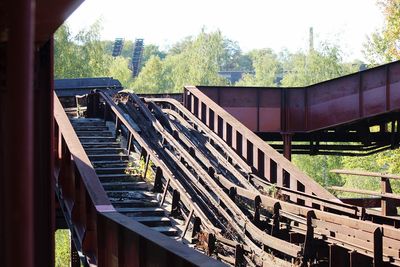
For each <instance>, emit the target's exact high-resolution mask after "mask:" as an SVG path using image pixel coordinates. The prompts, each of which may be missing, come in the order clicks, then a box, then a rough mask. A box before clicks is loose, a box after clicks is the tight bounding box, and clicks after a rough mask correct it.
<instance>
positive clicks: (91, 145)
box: [83, 142, 121, 149]
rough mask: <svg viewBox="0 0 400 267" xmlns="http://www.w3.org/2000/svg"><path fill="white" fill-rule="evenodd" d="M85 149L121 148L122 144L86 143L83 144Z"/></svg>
mask: <svg viewBox="0 0 400 267" xmlns="http://www.w3.org/2000/svg"><path fill="white" fill-rule="evenodd" d="M83 147H84V148H85V149H93V148H120V147H121V144H120V143H119V142H102V143H96V142H95V143H85V144H83Z"/></svg>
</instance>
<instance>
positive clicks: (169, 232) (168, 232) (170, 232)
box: [151, 226, 178, 236]
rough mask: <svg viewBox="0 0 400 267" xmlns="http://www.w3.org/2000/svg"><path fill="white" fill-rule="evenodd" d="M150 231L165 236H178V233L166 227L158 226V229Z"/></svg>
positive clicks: (153, 228)
mask: <svg viewBox="0 0 400 267" xmlns="http://www.w3.org/2000/svg"><path fill="white" fill-rule="evenodd" d="M151 229H152V230H154V231H157V232H160V233H162V234H164V235H167V236H176V235H178V231H177V230H176V229H175V228H173V227H168V226H158V227H151Z"/></svg>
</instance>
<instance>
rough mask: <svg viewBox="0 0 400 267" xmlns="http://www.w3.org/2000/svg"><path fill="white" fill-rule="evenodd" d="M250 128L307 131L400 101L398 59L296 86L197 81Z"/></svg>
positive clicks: (383, 109)
mask: <svg viewBox="0 0 400 267" xmlns="http://www.w3.org/2000/svg"><path fill="white" fill-rule="evenodd" d="M197 88H198V89H199V90H200V91H201V92H202V93H204V94H205V95H207V96H208V97H209V98H210V99H211V100H213V101H214V102H216V103H217V104H218V105H219V106H221V107H222V108H224V109H225V110H226V111H228V112H229V113H230V114H231V115H233V116H234V117H235V118H237V119H238V120H239V121H240V122H242V123H243V124H244V125H245V126H246V127H248V128H249V129H250V130H252V131H253V132H310V131H316V130H319V129H323V128H327V127H332V126H335V125H339V124H345V123H349V122H352V121H356V120H360V119H363V118H366V117H372V116H375V115H379V114H382V113H385V112H391V111H396V110H398V109H399V107H400V62H399V61H397V62H393V63H390V64H386V65H383V66H379V67H376V68H372V69H369V70H365V71H362V72H359V73H355V74H351V75H347V76H344V77H340V78H336V79H333V80H329V81H326V82H322V83H318V84H314V85H310V86H307V87H300V88H271V87H259V88H257V87H219V86H215V87H214V86H198V87H197Z"/></svg>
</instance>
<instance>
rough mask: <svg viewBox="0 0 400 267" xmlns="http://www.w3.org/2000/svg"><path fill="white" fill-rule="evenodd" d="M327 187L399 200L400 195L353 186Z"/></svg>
mask: <svg viewBox="0 0 400 267" xmlns="http://www.w3.org/2000/svg"><path fill="white" fill-rule="evenodd" d="M329 188H330V189H332V190H335V191H342V192H349V193H356V194H362V195H369V196H377V197H382V198H389V199H396V200H400V195H396V194H393V193H383V194H382V193H379V192H376V191H372V190H362V189H353V188H345V187H340V186H331V187H329Z"/></svg>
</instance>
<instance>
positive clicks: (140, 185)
mask: <svg viewBox="0 0 400 267" xmlns="http://www.w3.org/2000/svg"><path fill="white" fill-rule="evenodd" d="M102 185H103V188H104V190H105V191H108V192H110V191H123V190H125V191H134V190H148V189H149V185H148V184H146V183H145V182H133V183H132V182H119V183H102Z"/></svg>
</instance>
